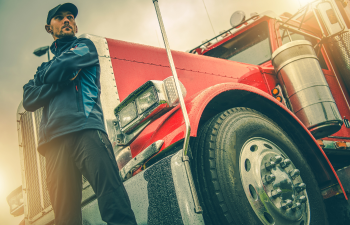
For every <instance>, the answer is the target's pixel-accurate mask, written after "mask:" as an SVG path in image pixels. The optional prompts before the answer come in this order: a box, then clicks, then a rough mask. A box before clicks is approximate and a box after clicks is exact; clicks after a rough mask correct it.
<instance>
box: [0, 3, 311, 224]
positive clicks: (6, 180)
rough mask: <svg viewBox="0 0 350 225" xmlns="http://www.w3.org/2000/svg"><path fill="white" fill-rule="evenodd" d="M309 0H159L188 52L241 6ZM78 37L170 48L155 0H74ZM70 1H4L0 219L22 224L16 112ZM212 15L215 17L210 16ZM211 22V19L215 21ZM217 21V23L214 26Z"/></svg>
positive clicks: (0, 9)
mask: <svg viewBox="0 0 350 225" xmlns="http://www.w3.org/2000/svg"><path fill="white" fill-rule="evenodd" d="M306 1H308V0H245V1H242V0H159V6H160V10H161V13H162V16H163V20H164V24H165V28H166V32H167V35H168V38H169V43H170V47H171V48H172V49H174V50H179V51H186V50H189V49H192V48H194V47H195V46H197V45H199V44H201V43H202V41H203V40H206V39H210V38H212V37H213V36H214V35H218V34H219V32H220V31H222V30H227V29H229V28H230V22H229V21H230V16H231V15H232V13H233V12H235V11H237V10H242V11H244V12H245V13H246V17H249V15H250V14H251V13H253V12H257V13H262V12H264V11H267V10H272V11H274V12H275V13H276V14H277V15H280V14H282V13H283V12H290V13H292V14H293V13H295V12H296V11H297V10H298V9H299V8H300V6H301V5H303V4H305V2H306ZM71 2H72V3H73V4H75V5H76V6H77V7H78V10H79V14H78V17H77V24H78V29H79V32H78V36H79V35H81V34H84V33H88V34H94V35H98V36H102V37H108V38H113V39H118V40H123V41H128V42H135V43H141V44H145V45H152V46H156V47H164V45H163V42H162V36H161V33H160V29H159V25H158V21H157V17H156V14H155V10H154V6H153V4H152V0H98V1H97V0H73V1H71ZM61 3H65V1H63V2H61V1H56V0H55V1H54V0H30V1H26V0H0V127H1V128H2V129H0V224H3V225H16V224H19V222H20V221H21V220H22V219H23V216H19V217H13V216H11V215H10V213H9V206H8V205H7V202H6V196H7V195H8V194H9V193H10V192H11V191H13V190H14V189H16V188H17V187H18V186H20V185H21V179H22V178H21V168H20V161H19V149H18V141H17V124H16V112H17V107H18V105H19V103H20V101H21V100H22V94H23V89H22V87H23V85H24V84H25V83H27V82H28V81H29V80H30V79H32V78H33V76H34V74H35V72H36V68H37V67H38V66H39V65H40V64H41V63H42V62H44V61H46V60H47V57H46V56H42V57H37V56H35V55H33V51H34V49H36V48H38V47H41V46H46V45H51V43H52V41H53V39H52V37H51V36H50V35H49V34H47V33H46V31H45V29H44V25H45V22H46V17H47V13H48V11H49V10H50V9H52V8H53V7H55V6H56V5H58V4H61ZM208 16H209V18H210V20H209V18H208ZM210 21H211V22H210ZM211 23H212V26H211Z"/></svg>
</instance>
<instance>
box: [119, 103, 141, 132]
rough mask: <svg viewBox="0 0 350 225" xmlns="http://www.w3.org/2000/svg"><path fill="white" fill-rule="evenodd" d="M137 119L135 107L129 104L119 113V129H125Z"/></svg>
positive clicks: (133, 104)
mask: <svg viewBox="0 0 350 225" xmlns="http://www.w3.org/2000/svg"><path fill="white" fill-rule="evenodd" d="M136 117H137V110H136V105H135V103H134V102H130V103H129V104H128V105H127V106H125V108H123V109H122V110H121V111H120V114H119V119H120V125H121V127H125V126H126V125H128V124H129V123H130V122H131V121H133V120H134V119H135V118H136Z"/></svg>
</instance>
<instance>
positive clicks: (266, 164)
mask: <svg viewBox="0 0 350 225" xmlns="http://www.w3.org/2000/svg"><path fill="white" fill-rule="evenodd" d="M275 167H276V164H275V163H274V162H267V163H265V168H266V169H267V170H271V169H273V168H275Z"/></svg>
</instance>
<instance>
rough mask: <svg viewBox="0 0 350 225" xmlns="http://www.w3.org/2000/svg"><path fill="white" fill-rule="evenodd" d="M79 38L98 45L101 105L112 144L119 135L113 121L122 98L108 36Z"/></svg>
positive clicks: (85, 35)
mask: <svg viewBox="0 0 350 225" xmlns="http://www.w3.org/2000/svg"><path fill="white" fill-rule="evenodd" d="M79 38H87V39H90V40H91V41H92V42H93V43H94V45H95V47H96V50H97V53H98V56H99V61H100V70H101V71H100V84H101V105H102V110H103V116H104V122H105V127H106V132H107V134H108V137H109V139H110V141H111V142H112V144H113V143H117V135H116V132H115V129H114V124H113V121H114V120H115V116H114V108H115V107H117V106H118V105H119V103H120V99H119V94H118V88H117V85H116V82H115V78H114V71H113V66H112V62H111V57H110V54H109V48H108V43H107V40H106V38H103V37H99V36H95V35H91V34H83V35H80V36H79ZM113 146H114V145H113Z"/></svg>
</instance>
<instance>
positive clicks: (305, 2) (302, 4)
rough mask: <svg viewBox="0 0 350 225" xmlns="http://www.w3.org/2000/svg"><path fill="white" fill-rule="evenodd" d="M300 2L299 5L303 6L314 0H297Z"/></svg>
mask: <svg viewBox="0 0 350 225" xmlns="http://www.w3.org/2000/svg"><path fill="white" fill-rule="evenodd" d="M298 1H299V3H300V6H301V7H303V6H304V5H306V4H308V3H310V2H313V1H314V0H298Z"/></svg>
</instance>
